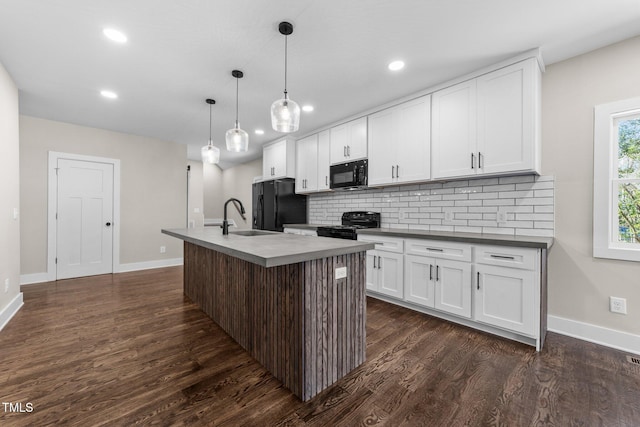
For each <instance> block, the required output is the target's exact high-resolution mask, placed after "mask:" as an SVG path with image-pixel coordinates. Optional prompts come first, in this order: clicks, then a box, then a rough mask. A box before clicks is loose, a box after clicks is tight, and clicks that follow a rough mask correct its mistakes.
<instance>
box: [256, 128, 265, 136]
mask: <svg viewBox="0 0 640 427" xmlns="http://www.w3.org/2000/svg"><path fill="white" fill-rule="evenodd" d="M254 132H255V134H256V135H264V131H263V130H262V129H256V130H255V131H254Z"/></svg>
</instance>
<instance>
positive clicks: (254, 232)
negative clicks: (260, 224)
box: [229, 230, 277, 236]
mask: <svg viewBox="0 0 640 427" xmlns="http://www.w3.org/2000/svg"><path fill="white" fill-rule="evenodd" d="M229 234H235V235H236V236H269V235H272V234H277V232H276V231H264V230H239V231H230V232H229Z"/></svg>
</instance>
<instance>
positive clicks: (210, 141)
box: [209, 104, 213, 146]
mask: <svg viewBox="0 0 640 427" xmlns="http://www.w3.org/2000/svg"><path fill="white" fill-rule="evenodd" d="M212 145H213V141H212V140H211V104H209V146H212Z"/></svg>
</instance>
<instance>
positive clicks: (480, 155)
mask: <svg viewBox="0 0 640 427" xmlns="http://www.w3.org/2000/svg"><path fill="white" fill-rule="evenodd" d="M480 168H482V153H481V152H479V151H478V169H480Z"/></svg>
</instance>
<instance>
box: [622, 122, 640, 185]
mask: <svg viewBox="0 0 640 427" xmlns="http://www.w3.org/2000/svg"><path fill="white" fill-rule="evenodd" d="M618 178H640V118H634V119H627V120H625V119H620V120H619V121H618Z"/></svg>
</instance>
